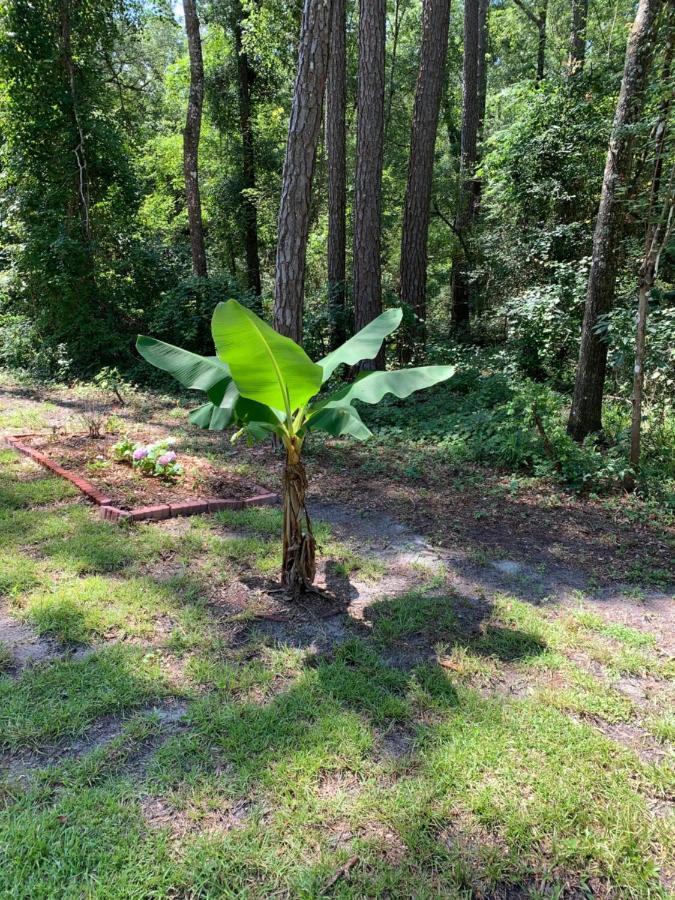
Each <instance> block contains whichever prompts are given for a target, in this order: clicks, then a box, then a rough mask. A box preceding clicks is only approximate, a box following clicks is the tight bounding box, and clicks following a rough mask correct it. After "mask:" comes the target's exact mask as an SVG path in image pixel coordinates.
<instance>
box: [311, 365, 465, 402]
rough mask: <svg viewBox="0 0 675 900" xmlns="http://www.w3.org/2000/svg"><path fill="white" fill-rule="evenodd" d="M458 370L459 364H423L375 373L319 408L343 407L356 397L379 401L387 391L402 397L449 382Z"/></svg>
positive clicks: (365, 376)
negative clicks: (442, 382) (414, 367)
mask: <svg viewBox="0 0 675 900" xmlns="http://www.w3.org/2000/svg"><path fill="white" fill-rule="evenodd" d="M455 371H456V367H455V366H420V367H419V368H416V369H400V370H398V371H395V372H371V373H369V374H368V375H364V376H363V377H362V378H358V379H357V380H356V381H354V382H353V383H352V384H347V385H345V386H344V387H342V388H340V389H339V390H338V391H336V392H335V393H334V394H331V396H330V397H328V398H327V399H326V400H325V401H324V402H323V403H322V404H321V405H320V407H318V408H320V409H326V408H328V409H330V408H335V407H343V406H345V405H348V404H351V403H352V401H353V400H362V401H363V402H364V403H379V402H380V400H381V399H382V398H383V397H384V395H385V394H394V396H396V397H399V398H401V399H402V398H404V397H409V396H410V394H414V393H415V391H419V390H422V389H423V388H428V387H431V386H432V385H434V384H438V383H439V382H441V381H447V380H448V378H452V376H453V375H454V374H455Z"/></svg>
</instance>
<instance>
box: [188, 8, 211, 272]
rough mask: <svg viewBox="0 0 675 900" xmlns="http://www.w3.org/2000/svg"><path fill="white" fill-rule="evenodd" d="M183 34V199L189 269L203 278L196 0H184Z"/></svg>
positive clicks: (200, 89)
mask: <svg viewBox="0 0 675 900" xmlns="http://www.w3.org/2000/svg"><path fill="white" fill-rule="evenodd" d="M183 12H184V14H185V33H186V34H187V42H188V53H189V56H190V92H189V95H188V108H187V117H186V121H185V128H184V129H183V173H184V176H185V200H186V203H187V211H188V224H189V228H190V248H191V251H192V270H193V272H194V274H195V275H197V276H198V277H199V278H206V274H207V270H206V248H205V245H204V224H203V222H202V203H201V197H200V194H199V135H200V132H201V127H202V107H203V105H204V62H203V59H202V42H201V38H200V36H199V18H198V17H197V6H196V0H183Z"/></svg>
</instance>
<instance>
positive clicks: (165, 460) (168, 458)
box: [157, 450, 176, 466]
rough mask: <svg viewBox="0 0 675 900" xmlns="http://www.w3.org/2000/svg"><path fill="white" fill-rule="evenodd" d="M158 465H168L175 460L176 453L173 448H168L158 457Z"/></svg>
mask: <svg viewBox="0 0 675 900" xmlns="http://www.w3.org/2000/svg"><path fill="white" fill-rule="evenodd" d="M157 462H158V463H159V464H160V466H168V465H169V464H170V463H172V462H176V454H175V453H174V452H173V450H169V452H168V453H163V454H162V455H161V456H160V458H159V459H158V460H157Z"/></svg>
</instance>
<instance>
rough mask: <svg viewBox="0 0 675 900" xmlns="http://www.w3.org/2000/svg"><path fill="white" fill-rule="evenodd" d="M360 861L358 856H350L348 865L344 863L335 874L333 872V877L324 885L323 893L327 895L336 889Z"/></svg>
mask: <svg viewBox="0 0 675 900" xmlns="http://www.w3.org/2000/svg"><path fill="white" fill-rule="evenodd" d="M358 861H359V858H358V856H350V857H349V859H348V860H347V862H346V863H343V864H342V865H341V866H340V867H339V868H338V869H336V870H335V872H333V874H332V875H331V877H330V878H329V879H328V881H327V882H326V883H325V884H324V886H323V889H322V891H321V893H322V894H325V893H326V892H327V891H329V890H330V889H331V888H332V887H334V886H335V885H336V884H337V883H338V881H339V880H340V879H341V878H345V877H346V876H347V875H349V873H350V872H351V870H352V869H353V868H354V866H355V865H356V864H357V862H358Z"/></svg>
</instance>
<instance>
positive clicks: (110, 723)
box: [0, 702, 187, 780]
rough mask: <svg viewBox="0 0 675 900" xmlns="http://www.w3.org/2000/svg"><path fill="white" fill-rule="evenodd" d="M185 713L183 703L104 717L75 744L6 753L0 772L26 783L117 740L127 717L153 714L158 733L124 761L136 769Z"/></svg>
mask: <svg viewBox="0 0 675 900" xmlns="http://www.w3.org/2000/svg"><path fill="white" fill-rule="evenodd" d="M186 710H187V706H186V704H185V703H179V702H169V703H165V704H161V705H154V706H150V707H145V708H142V709H136V710H133V712H131V713H128V714H126V715H110V716H104V717H103V718H101V719H99V720H98V721H97V722H95V723H94V724H93V725H92V726H91V728H89V729H88V730H87V731H86V733H85V734H84V735H83V736H82V737H80V738H76V739H75V740H70V741H61V742H59V743H56V744H50V745H47V746H44V747H41V748H40V749H39V750H35V751H23V752H19V753H11V752H8V753H5V754H2V755H0V771H4V773H5V774H6V775H8V776H9V777H10V778H12V779H16V780H25V779H28V778H30V777H31V775H32V774H33V773H34V772H35V771H37V770H40V769H46V768H48V767H49V766H53V765H57V764H58V763H61V762H64V761H65V760H68V759H78V758H80V757H82V756H84V755H86V754H87V753H91V752H92V751H93V750H97V749H99V748H101V747H106V746H107V745H108V744H110V743H111V742H112V741H113V740H114V739H115V738H117V737H119V735H120V734H121V733H122V731H123V729H124V726H125V724H126V723H127V722H128V720H129V717H130V716H132V715H133V716H139V715H144V714H145V715H149V714H153V715H155V716H156V717H157V718H158V720H159V730H158V731H157V732H154V733H153V734H152V736H151V737H150V738H149V739H148V741H146V742H144V744H143V746H141V747H138V748H137V749H136V752H135V754H134V755H133V756H132V757H131V758H130V759H128V760H127V765H128V766H130V767H131V768H135V769H138V768H139V763H140V761H141V760H143V759H146V758H147V756H148V755H149V754H150V753H151V752H152V751H153V750H154V749H155V748H156V746H157V745H158V744H159V742H160V741H161V740H166V738H167V737H168V736H169V734H171V733H173V732H174V731H176V730H177V729H179V728H180V727H181V724H182V722H183V719H184V718H185V713H186Z"/></svg>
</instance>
